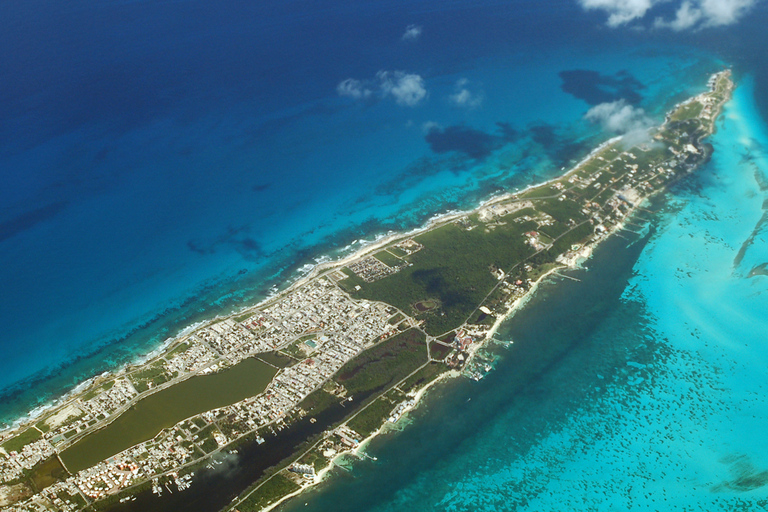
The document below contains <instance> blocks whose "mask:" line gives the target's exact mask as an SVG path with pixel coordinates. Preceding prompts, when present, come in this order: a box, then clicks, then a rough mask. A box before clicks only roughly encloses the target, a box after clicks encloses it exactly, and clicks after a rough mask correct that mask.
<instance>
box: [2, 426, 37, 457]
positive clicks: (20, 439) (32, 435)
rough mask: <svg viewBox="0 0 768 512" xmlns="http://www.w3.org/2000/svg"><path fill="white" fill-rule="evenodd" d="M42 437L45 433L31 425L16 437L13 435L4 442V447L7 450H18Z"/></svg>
mask: <svg viewBox="0 0 768 512" xmlns="http://www.w3.org/2000/svg"><path fill="white" fill-rule="evenodd" d="M41 437H43V435H42V434H41V433H40V431H39V430H37V429H36V428H33V427H30V428H28V429H27V430H25V431H24V432H21V433H20V434H19V435H17V436H16V437H12V438H10V439H9V440H7V441H6V442H4V443H3V445H2V446H3V449H4V450H5V451H7V452H18V451H19V450H21V449H22V448H23V447H24V446H26V445H28V444H29V443H32V442H35V441H37V440H38V439H40V438H41Z"/></svg>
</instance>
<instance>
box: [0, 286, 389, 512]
mask: <svg viewBox="0 0 768 512" xmlns="http://www.w3.org/2000/svg"><path fill="white" fill-rule="evenodd" d="M396 313H397V311H396V310H395V309H394V308H392V307H391V306H388V305H385V304H382V303H375V302H368V301H355V300H353V299H351V298H350V297H349V296H348V295H347V294H346V293H344V292H342V291H341V290H340V289H339V288H338V287H337V286H336V285H335V284H334V283H333V282H332V281H330V280H328V279H326V278H320V279H315V280H313V281H311V282H310V283H308V284H307V285H305V286H304V287H302V288H300V289H298V290H297V291H295V292H293V293H291V294H289V295H287V296H285V297H283V298H282V299H280V300H279V301H277V302H275V303H273V304H271V305H269V307H267V308H264V309H263V310H260V311H253V312H252V314H251V315H250V316H249V317H248V318H247V319H246V320H244V321H242V322H236V321H235V320H234V319H232V318H228V319H225V320H223V321H220V322H216V323H214V324H211V325H208V326H206V327H204V328H201V329H199V330H197V331H195V332H193V333H191V334H190V335H188V336H187V337H186V339H185V340H184V343H185V344H186V347H185V348H184V349H181V350H178V349H176V350H172V351H171V352H170V353H169V354H170V355H169V356H167V357H166V358H164V359H162V360H163V361H164V364H165V369H166V371H167V372H178V373H180V374H181V373H189V372H198V373H201V372H202V373H204V372H206V371H210V370H211V369H212V368H214V367H219V366H224V365H226V366H229V365H231V364H234V363H236V362H238V361H239V360H241V359H243V358H244V357H247V356H249V355H253V354H257V353H263V352H268V351H273V350H276V349H289V348H293V350H290V351H289V352H290V353H293V354H297V353H298V354H302V356H303V357H301V358H299V359H300V360H299V361H298V362H297V363H296V364H293V365H291V366H288V367H286V368H283V369H281V370H280V371H279V372H278V373H277V375H276V376H275V378H274V379H273V381H272V382H271V383H270V384H269V385H268V387H267V389H266V390H265V391H264V392H263V393H261V394H259V395H257V396H255V397H251V398H248V399H246V400H243V401H241V402H238V403H236V404H233V405H231V406H227V407H223V408H220V409H216V410H213V411H208V412H205V413H203V414H201V415H199V416H198V417H196V418H192V419H189V420H185V421H183V422H181V423H179V424H177V425H175V426H174V427H172V428H170V429H166V430H163V431H162V432H161V433H160V434H158V435H157V436H156V437H155V438H154V439H151V440H149V441H146V442H144V443H141V444H138V445H136V446H133V447H131V448H129V449H127V450H125V451H124V452H122V453H120V454H118V455H115V456H114V457H111V458H110V459H108V460H105V461H102V462H100V463H98V464H97V465H95V466H92V467H90V468H88V469H85V470H83V471H80V472H78V473H77V474H76V475H74V476H72V477H70V478H68V479H67V480H66V481H64V482H58V483H56V484H54V485H53V486H51V487H49V488H47V489H46V492H45V493H42V494H38V495H36V496H35V497H33V498H32V499H30V500H28V501H26V502H24V503H23V504H19V505H17V506H18V507H19V508H18V509H17V510H34V507H36V506H37V505H39V504H40V503H41V502H40V500H41V499H43V500H44V502H43V503H45V502H47V504H48V505H50V504H51V503H53V502H54V500H58V501H61V498H60V497H59V495H62V494H63V495H64V496H67V495H78V496H80V497H81V498H84V499H86V498H87V500H89V501H90V500H98V499H100V498H103V497H105V496H107V495H110V494H114V493H116V492H118V491H120V490H121V489H124V488H126V487H128V486H130V485H133V484H136V483H139V482H141V481H146V480H149V479H152V478H154V477H156V476H158V475H166V474H171V473H173V472H175V471H177V470H178V468H180V467H181V466H184V465H185V464H187V463H190V462H192V461H195V460H197V459H199V458H200V456H201V455H202V454H204V453H209V452H210V451H211V446H208V445H204V443H205V442H206V439H207V438H209V437H210V438H212V439H214V440H215V444H213V445H212V446H213V448H214V449H215V448H220V447H221V446H224V445H226V444H227V443H228V442H230V441H232V440H233V439H234V438H236V437H238V436H240V435H243V434H245V433H247V432H251V431H254V430H256V429H258V428H260V427H264V426H266V425H269V424H278V423H280V422H281V421H282V420H283V419H284V418H285V416H286V415H287V414H288V413H289V412H290V411H292V410H295V408H296V406H297V405H298V404H299V403H300V402H301V401H302V400H303V399H304V398H306V397H307V396H308V395H309V394H310V393H311V392H312V391H314V390H316V389H318V388H319V387H321V386H322V385H323V384H324V383H325V382H326V381H328V379H330V378H331V377H332V376H333V375H334V374H335V373H336V372H337V371H338V370H339V369H340V368H341V367H342V366H343V365H344V364H345V363H347V362H348V361H350V360H351V359H352V358H354V357H355V356H356V355H357V354H359V353H360V352H361V351H363V350H365V349H366V348H368V347H370V346H372V345H373V344H375V343H376V342H377V341H379V340H380V339H382V337H386V336H389V335H391V334H392V332H393V331H396V328H397V327H396V325H392V324H390V323H389V320H390V319H391V318H392V317H393V315H395V314H396ZM137 395H138V393H137V392H136V389H135V388H134V386H133V385H132V384H131V381H130V380H129V379H128V378H125V377H121V378H118V379H117V380H116V381H115V383H114V385H112V386H111V387H110V388H109V389H107V390H104V391H103V392H101V393H99V394H98V395H96V396H95V397H93V398H91V399H90V400H87V401H79V402H77V404H76V406H77V408H76V409H75V408H74V405H73V406H71V407H70V409H69V413H68V414H70V415H71V414H74V413H76V414H77V415H78V416H80V417H81V418H80V419H77V420H75V421H74V422H73V421H68V422H65V423H66V426H64V427H62V428H63V429H71V428H80V427H73V425H80V423H81V422H82V421H83V420H86V419H90V421H92V420H93V419H95V418H97V417H98V418H105V417H106V416H108V415H109V414H110V413H111V412H114V411H116V410H118V409H120V408H121V407H124V406H125V405H126V404H128V403H130V401H131V400H132V399H133V398H135V397H136V396H137ZM214 422H215V423H216V424H215V425H214V427H215V428H206V427H208V426H210V425H212V424H214ZM224 423H226V424H227V425H228V427H229V428H227V429H226V432H227V435H225V434H224V433H223V432H222V430H225V429H220V428H219V425H221V424H224ZM85 425H88V422H86V423H85ZM204 431H205V436H204V437H201V436H203V432H204ZM55 435H56V436H60V435H61V432H59V431H58V430H56V431H55ZM50 438H51V436H46V437H45V438H43V439H40V440H38V441H36V442H34V443H31V444H28V445H27V446H25V447H24V448H23V450H22V451H21V453H18V454H17V453H15V452H14V453H13V454H11V455H9V456H6V457H0V474H2V475H3V478H7V479H9V481H11V480H13V479H17V478H18V477H20V476H21V475H22V472H23V470H24V469H29V468H31V467H33V466H34V465H35V464H37V463H38V462H40V461H42V460H44V459H46V458H48V457H50V456H51V455H53V454H54V453H55V448H54V444H52V443H51V442H50ZM186 485H187V486H188V482H186ZM66 493H69V494H66ZM24 507H27V508H24ZM30 507H31V508H30ZM60 508H61V509H62V510H67V509H66V508H65V507H60ZM73 510H74V509H73Z"/></svg>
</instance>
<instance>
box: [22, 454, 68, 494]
mask: <svg viewBox="0 0 768 512" xmlns="http://www.w3.org/2000/svg"><path fill="white" fill-rule="evenodd" d="M67 476H68V475H67V471H66V470H65V469H64V467H63V466H62V465H61V463H60V462H59V459H58V458H56V456H55V455H53V456H51V457H49V458H47V459H45V460H44V461H42V462H40V463H39V464H38V465H36V466H35V467H34V468H32V471H31V472H30V475H29V480H30V482H31V483H32V485H33V486H34V487H35V489H37V490H38V491H40V490H42V489H45V488H46V487H48V486H49V485H52V484H54V483H56V481H58V480H63V479H64V478H66V477H67Z"/></svg>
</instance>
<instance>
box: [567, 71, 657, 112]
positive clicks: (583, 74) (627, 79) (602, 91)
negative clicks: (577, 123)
mask: <svg viewBox="0 0 768 512" xmlns="http://www.w3.org/2000/svg"><path fill="white" fill-rule="evenodd" d="M559 75H560V79H561V80H562V81H563V83H562V85H561V86H560V88H561V89H562V90H563V91H564V92H567V93H568V94H570V95H572V96H573V97H575V98H578V99H580V100H583V101H585V102H587V103H588V104H589V105H599V104H600V103H610V102H613V101H618V100H622V99H623V100H625V101H626V102H627V103H629V104H631V105H637V104H638V103H640V101H642V99H643V97H642V95H641V94H640V91H641V90H643V89H645V86H644V85H643V84H642V83H641V82H640V81H639V80H638V79H637V78H635V77H634V76H633V75H632V74H631V73H630V72H629V71H626V70H622V71H619V72H617V73H614V74H613V75H603V74H601V73H599V72H597V71H592V70H589V69H572V70H566V71H561V72H560V73H559Z"/></svg>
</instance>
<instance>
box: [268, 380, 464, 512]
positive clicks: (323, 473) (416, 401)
mask: <svg viewBox="0 0 768 512" xmlns="http://www.w3.org/2000/svg"><path fill="white" fill-rule="evenodd" d="M457 377H461V372H460V371H458V370H448V371H446V372H444V373H442V374H440V375H439V376H437V377H436V378H435V379H434V380H432V381H430V382H428V383H426V384H424V385H423V386H422V387H421V388H419V390H418V391H416V394H415V395H414V396H413V398H412V400H413V405H411V406H410V407H408V408H407V409H405V410H404V411H403V413H402V415H401V416H400V419H403V418H404V417H405V416H407V415H408V413H410V412H412V411H414V410H416V408H418V407H419V405H421V404H422V401H423V400H424V399H425V398H426V396H427V393H428V391H429V390H430V389H432V388H433V387H434V386H436V385H437V384H439V383H441V382H443V381H447V380H449V379H454V378H457ZM398 421H399V420H398ZM345 424H346V422H345V423H343V425H345ZM393 425H394V424H393ZM392 428H393V427H392V426H391V425H390V424H389V422H388V421H385V422H384V423H382V424H381V426H379V428H377V429H376V430H374V431H373V432H371V433H370V434H368V436H367V437H366V438H365V439H363V440H362V441H360V443H359V444H358V445H357V446H356V447H354V448H349V449H347V450H344V451H342V452H339V453H337V454H336V455H334V456H333V458H332V459H331V460H330V461H328V464H326V465H325V466H324V467H323V468H322V469H321V470H320V471H318V472H317V474H316V475H315V477H314V479H313V480H312V481H307V482H305V483H303V484H302V485H301V487H299V488H298V489H296V490H295V491H293V492H292V493H290V494H286V495H285V496H283V497H281V498H280V499H279V500H277V501H276V502H274V503H271V504H269V505H267V506H266V507H264V508H262V509H261V512H270V511H271V510H274V509H275V508H277V507H279V506H280V505H282V504H283V503H285V502H286V501H288V500H290V499H291V498H295V497H296V496H299V495H301V494H302V493H303V492H304V491H306V490H308V489H311V488H313V487H317V486H318V485H320V484H322V483H323V482H324V481H325V480H326V479H327V478H330V476H331V475H330V473H331V470H332V469H333V468H334V467H335V466H336V465H337V464H336V459H339V458H343V457H347V456H350V455H351V456H353V457H356V458H358V459H362V457H361V456H360V455H359V453H361V452H362V453H365V448H366V447H367V446H368V445H369V444H370V443H371V441H373V440H374V439H375V438H377V437H379V436H381V435H384V434H387V433H388V432H389V431H390V430H391V429H392ZM366 455H367V454H366Z"/></svg>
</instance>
